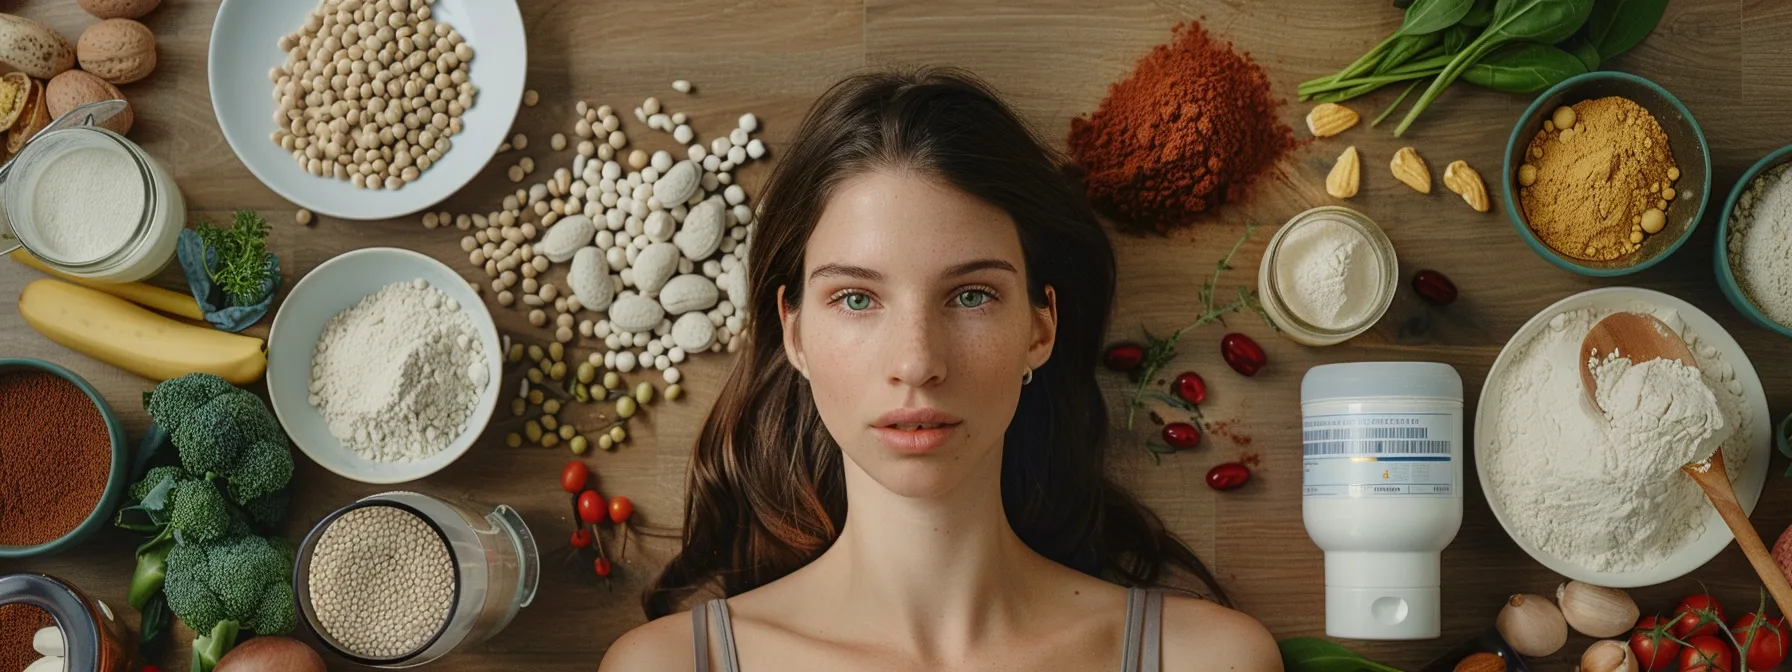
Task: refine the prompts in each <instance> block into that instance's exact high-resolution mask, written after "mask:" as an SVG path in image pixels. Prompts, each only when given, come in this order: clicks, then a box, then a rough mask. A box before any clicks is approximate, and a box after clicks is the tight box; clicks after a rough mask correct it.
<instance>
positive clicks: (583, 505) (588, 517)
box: [578, 490, 609, 525]
mask: <svg viewBox="0 0 1792 672" xmlns="http://www.w3.org/2000/svg"><path fill="white" fill-rule="evenodd" d="M578 509H579V520H580V521H583V522H584V523H585V524H586V525H596V524H598V522H600V521H602V520H603V519H604V517H605V516H607V515H609V514H608V512H607V511H605V510H604V496H603V495H600V494H597V491H596V490H586V491H584V492H581V493H579V504H578Z"/></svg>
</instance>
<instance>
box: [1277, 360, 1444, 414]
mask: <svg viewBox="0 0 1792 672" xmlns="http://www.w3.org/2000/svg"><path fill="white" fill-rule="evenodd" d="M1364 397H1405V398H1414V397H1426V398H1432V399H1445V400H1453V401H1456V402H1458V403H1460V402H1461V401H1462V376H1461V375H1459V374H1457V373H1456V369H1455V368H1453V367H1451V366H1450V365H1448V364H1439V363H1437V362H1351V363H1348V364H1323V365H1320V366H1315V367H1313V368H1311V369H1307V375H1306V376H1305V377H1302V378H1301V381H1300V403H1302V404H1307V403H1312V402H1315V401H1327V400H1331V399H1362V398H1364Z"/></svg>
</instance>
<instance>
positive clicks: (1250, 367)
mask: <svg viewBox="0 0 1792 672" xmlns="http://www.w3.org/2000/svg"><path fill="white" fill-rule="evenodd" d="M1220 356H1221V357H1223V358H1225V360H1226V364H1227V365H1228V366H1231V367H1232V370H1233V371H1237V372H1239V373H1240V374H1243V375H1246V376H1255V375H1257V372H1258V371H1262V370H1263V366H1264V365H1265V364H1268V363H1269V355H1266V354H1263V346H1260V345H1257V342H1256V341H1253V340H1251V337H1249V336H1246V335H1244V334H1226V337H1225V338H1222V339H1220Z"/></svg>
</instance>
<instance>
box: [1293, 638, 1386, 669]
mask: <svg viewBox="0 0 1792 672" xmlns="http://www.w3.org/2000/svg"><path fill="white" fill-rule="evenodd" d="M1276 648H1277V649H1280V650H1281V652H1282V667H1283V668H1284V669H1286V670H1287V672H1400V670H1399V669H1398V668H1393V667H1388V666H1386V665H1382V664H1381V663H1377V662H1374V661H1371V660H1369V659H1367V658H1364V657H1362V656H1359V655H1357V653H1356V652H1355V651H1351V650H1350V649H1347V648H1344V647H1343V646H1341V645H1338V644H1333V643H1331V642H1330V641H1327V640H1323V639H1319V638H1317V637H1293V638H1289V639H1284V640H1282V641H1280V642H1276Z"/></svg>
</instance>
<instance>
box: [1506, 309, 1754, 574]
mask: <svg viewBox="0 0 1792 672" xmlns="http://www.w3.org/2000/svg"><path fill="white" fill-rule="evenodd" d="M1612 312H1616V311H1595V310H1591V309H1583V310H1576V311H1570V312H1567V313H1563V314H1560V315H1557V316H1555V317H1554V318H1553V319H1551V320H1550V323H1549V325H1548V327H1547V328H1545V329H1544V330H1543V331H1541V332H1540V333H1538V334H1536V335H1535V336H1534V337H1533V338H1532V339H1531V340H1530V341H1529V342H1526V343H1523V344H1521V345H1519V346H1517V350H1515V351H1514V354H1515V357H1514V358H1513V359H1512V361H1511V364H1510V368H1508V369H1507V370H1506V371H1505V373H1504V376H1505V377H1504V379H1503V380H1502V382H1501V384H1500V386H1499V389H1498V390H1497V391H1494V392H1493V393H1494V394H1497V395H1499V397H1498V404H1497V409H1498V415H1497V417H1495V418H1492V419H1491V420H1492V422H1491V424H1490V425H1489V427H1490V428H1491V430H1492V432H1493V442H1492V447H1491V448H1492V449H1491V450H1490V451H1489V455H1490V456H1491V457H1490V459H1489V463H1488V464H1483V465H1480V468H1482V469H1485V470H1487V475H1488V477H1489V480H1490V481H1491V482H1492V483H1493V487H1492V491H1493V495H1494V496H1495V498H1496V499H1497V500H1498V501H1499V505H1500V508H1501V509H1502V510H1503V511H1504V513H1505V519H1506V522H1507V524H1509V525H1511V526H1512V532H1513V534H1514V535H1515V536H1518V537H1522V538H1523V539H1524V540H1526V541H1528V542H1530V544H1531V545H1532V546H1534V547H1536V548H1537V549H1539V550H1541V551H1543V552H1544V553H1548V554H1550V555H1552V556H1555V557H1557V558H1560V559H1562V560H1564V561H1567V562H1569V563H1572V564H1575V565H1579V566H1581V567H1585V568H1587V569H1591V570H1595V571H1600V572H1632V571H1642V570H1647V569H1650V568H1652V567H1654V566H1656V565H1658V564H1660V563H1661V562H1662V561H1663V560H1665V559H1666V558H1667V557H1668V556H1670V555H1673V554H1674V553H1675V552H1676V551H1678V550H1680V548H1682V547H1684V546H1685V545H1686V544H1688V543H1690V542H1692V541H1693V540H1694V539H1697V538H1698V537H1699V536H1700V535H1702V534H1703V533H1704V531H1705V520H1706V518H1707V517H1708V516H1709V515H1710V511H1711V507H1710V505H1709V504H1707V503H1706V502H1705V496H1704V493H1703V492H1702V491H1700V490H1699V487H1698V486H1697V485H1696V484H1694V483H1693V482H1692V479H1691V478H1688V477H1687V476H1686V475H1685V474H1684V473H1682V472H1681V470H1680V467H1681V466H1682V465H1685V464H1688V463H1691V462H1697V461H1699V460H1702V459H1705V458H1706V457H1709V456H1710V455H1711V453H1712V452H1713V451H1714V450H1716V449H1718V448H1719V447H1721V449H1722V450H1723V451H1724V459H1725V461H1726V464H1727V467H1728V471H1729V475H1730V478H1732V479H1734V478H1736V475H1737V474H1738V473H1740V471H1741V469H1742V468H1743V466H1744V463H1745V462H1746V461H1747V459H1748V439H1749V436H1750V434H1751V432H1750V429H1749V428H1750V423H1751V422H1752V418H1750V417H1749V415H1750V414H1749V411H1748V404H1747V402H1746V401H1745V400H1744V399H1743V396H1742V393H1743V389H1742V384H1741V382H1740V381H1738V380H1737V379H1736V371H1735V369H1734V368H1733V367H1732V366H1731V365H1730V364H1729V363H1728V362H1726V361H1724V359H1723V358H1722V356H1720V354H1719V353H1718V351H1717V349H1716V348H1715V347H1713V346H1712V345H1711V344H1708V343H1703V342H1702V341H1701V340H1700V339H1699V336H1698V334H1696V333H1693V332H1692V331H1691V330H1690V329H1686V328H1684V327H1683V325H1682V323H1681V320H1680V318H1679V315H1678V314H1677V313H1675V312H1673V311H1666V310H1663V311H1656V310H1654V309H1653V308H1650V307H1647V306H1639V307H1637V308H1636V309H1635V312H1645V313H1654V314H1655V315H1656V317H1658V318H1660V319H1661V320H1662V321H1663V322H1665V323H1667V324H1668V325H1669V327H1670V328H1673V329H1675V330H1676V331H1679V332H1680V333H1681V335H1682V337H1683V338H1684V339H1685V340H1686V342H1687V344H1688V345H1689V346H1691V348H1692V350H1693V352H1694V354H1695V358H1696V360H1697V363H1698V368H1697V369H1694V368H1692V367H1688V366H1685V365H1683V364H1680V363H1679V362H1675V361H1671V360H1655V361H1649V362H1643V363H1641V364H1636V363H1633V362H1631V361H1630V360H1629V359H1627V358H1625V357H1623V353H1613V354H1612V355H1611V356H1609V357H1607V358H1606V359H1604V360H1602V361H1593V365H1594V367H1593V372H1594V376H1595V378H1596V379H1597V380H1598V381H1599V385H1598V396H1599V401H1600V408H1602V409H1603V411H1604V412H1603V413H1601V412H1599V411H1597V410H1594V409H1593V407H1592V406H1591V404H1589V403H1587V402H1586V401H1585V400H1584V397H1583V394H1584V393H1583V391H1582V390H1581V382H1580V366H1581V364H1582V362H1584V361H1587V360H1588V359H1589V353H1585V352H1582V351H1581V349H1580V345H1581V340H1582V339H1583V338H1585V337H1586V335H1587V332H1588V331H1589V330H1591V329H1592V327H1593V325H1594V323H1596V322H1598V321H1599V320H1600V319H1602V318H1604V317H1605V316H1606V315H1610V314H1611V313H1612Z"/></svg>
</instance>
